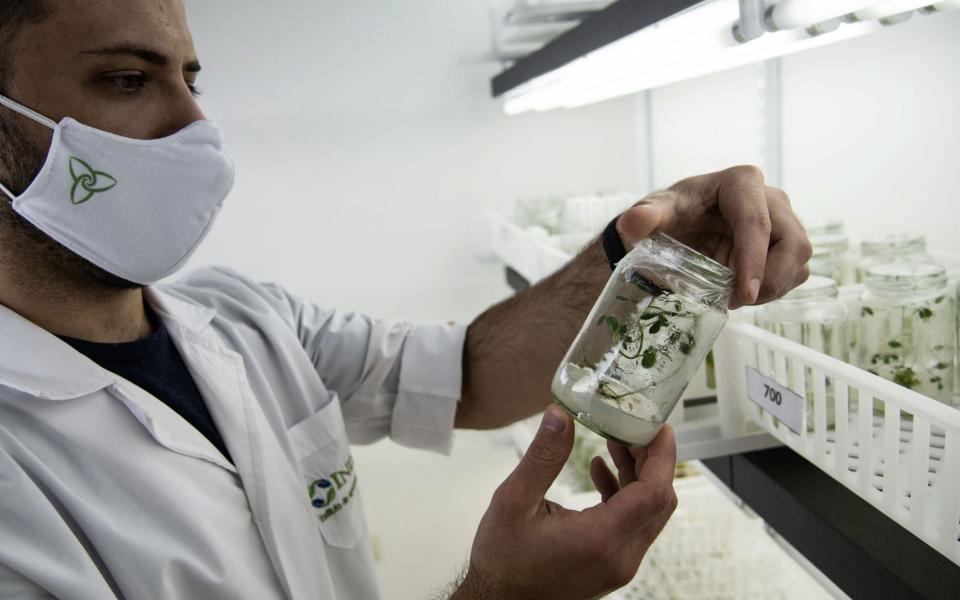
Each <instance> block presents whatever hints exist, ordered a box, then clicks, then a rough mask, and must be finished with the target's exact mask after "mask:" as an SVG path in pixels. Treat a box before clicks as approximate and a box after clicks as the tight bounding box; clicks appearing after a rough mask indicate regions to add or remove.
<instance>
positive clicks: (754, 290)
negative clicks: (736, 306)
mask: <svg viewBox="0 0 960 600" xmlns="http://www.w3.org/2000/svg"><path fill="white" fill-rule="evenodd" d="M758 296H760V279H759V278H758V277H754V278H753V279H751V280H750V302H756V301H757V297H758Z"/></svg>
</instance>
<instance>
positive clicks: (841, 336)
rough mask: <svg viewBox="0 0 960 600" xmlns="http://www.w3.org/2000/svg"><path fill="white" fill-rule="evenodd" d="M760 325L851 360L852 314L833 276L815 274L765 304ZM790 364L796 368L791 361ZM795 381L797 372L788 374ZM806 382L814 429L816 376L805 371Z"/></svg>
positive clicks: (831, 420)
mask: <svg viewBox="0 0 960 600" xmlns="http://www.w3.org/2000/svg"><path fill="white" fill-rule="evenodd" d="M756 319H757V325H758V326H759V327H761V328H763V329H766V330H767V331H770V332H772V333H775V334H777V335H779V336H782V337H785V338H787V339H789V340H792V341H794V342H797V343H799V344H803V345H804V346H806V347H807V348H811V349H813V350H816V351H817V352H822V353H824V354H827V355H830V356H832V357H834V358H838V359H840V360H842V361H848V360H849V346H848V342H847V334H848V333H849V317H848V311H847V307H846V305H845V304H844V303H843V302H842V301H841V300H840V299H839V292H838V287H837V282H836V281H834V280H833V279H830V278H829V277H821V276H818V275H811V276H810V278H809V279H807V281H806V282H804V283H803V284H802V285H800V286H798V287H797V288H795V289H794V290H792V291H791V292H790V293H788V294H787V295H786V296H784V297H783V298H781V299H780V300H777V301H775V302H771V303H770V304H767V305H765V306H763V307H762V308H761V309H760V310H759V311H758V312H757V317H756ZM790 367H793V365H792V364H791V365H790ZM788 377H790V380H791V381H792V380H793V373H788ZM803 377H804V379H805V383H806V386H805V387H806V395H807V398H806V400H807V402H806V411H805V412H806V426H807V429H813V426H814V411H813V400H814V393H815V386H814V382H813V378H812V376H811V375H810V374H809V373H807V372H806V371H805V372H804V373H803ZM826 395H827V397H826V399H825V400H826V408H827V415H826V416H827V421H826V422H827V427H832V426H833V425H834V424H835V422H836V410H835V408H834V389H833V382H832V381H830V380H828V381H827V384H826Z"/></svg>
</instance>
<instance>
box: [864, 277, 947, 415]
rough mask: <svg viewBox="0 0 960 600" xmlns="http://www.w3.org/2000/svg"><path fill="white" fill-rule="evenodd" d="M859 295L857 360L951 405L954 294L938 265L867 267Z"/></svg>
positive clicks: (882, 375) (900, 382) (873, 371)
mask: <svg viewBox="0 0 960 600" xmlns="http://www.w3.org/2000/svg"><path fill="white" fill-rule="evenodd" d="M864 285H865V289H864V292H863V294H862V295H861V297H860V327H859V336H858V337H859V340H858V342H859V350H858V357H857V362H858V363H859V365H860V366H861V367H862V368H864V369H866V370H868V371H870V372H871V373H873V374H875V375H879V376H881V377H883V378H885V379H889V380H890V381H893V382H894V383H897V384H900V385H902V386H903V387H906V388H909V389H912V390H914V391H916V392H919V393H921V394H924V395H926V396H929V397H931V398H934V399H935V400H939V401H940V402H943V403H945V404H950V405H953V402H954V401H953V357H954V352H955V350H956V344H957V340H956V336H957V333H956V325H955V323H956V321H955V319H956V299H955V298H954V296H953V295H952V294H951V293H950V291H949V289H948V287H947V277H946V274H945V272H944V269H943V267H940V266H937V265H933V264H924V263H910V262H896V263H889V264H886V265H880V266H876V267H872V268H870V269H868V270H867V272H866V276H865V278H864Z"/></svg>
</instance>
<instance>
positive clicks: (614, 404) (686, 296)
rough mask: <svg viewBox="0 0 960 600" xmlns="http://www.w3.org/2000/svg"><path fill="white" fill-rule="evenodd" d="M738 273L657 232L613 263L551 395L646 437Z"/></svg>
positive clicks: (629, 434)
mask: <svg viewBox="0 0 960 600" xmlns="http://www.w3.org/2000/svg"><path fill="white" fill-rule="evenodd" d="M733 285H734V274H733V272H732V271H730V270H729V269H727V268H726V267H724V266H723V265H721V264H719V263H717V262H714V261H713V260H711V259H710V258H708V257H706V256H704V255H702V254H700V253H698V252H696V251H695V250H692V249H691V248H688V247H687V246H685V245H683V244H681V243H680V242H677V241H676V240H674V239H672V238H670V237H668V236H666V235H664V234H661V233H654V234H653V235H651V236H650V237H649V238H647V239H645V240H643V241H641V242H640V243H638V244H637V245H636V247H634V249H633V250H631V251H630V252H629V253H628V254H627V256H626V257H624V259H623V260H621V261H620V263H619V264H618V265H617V267H616V269H615V270H614V272H613V275H612V276H611V277H610V280H609V281H608V283H607V285H606V287H605V288H604V290H603V292H602V294H601V295H600V298H599V299H598V300H597V302H596V304H595V305H594V307H593V309H592V310H591V312H590V316H589V317H587V320H586V322H585V323H584V325H583V327H582V328H581V330H580V333H579V334H578V335H577V337H576V339H575V340H574V342H573V344H572V345H571V347H570V349H569V350H568V352H567V355H566V356H565V357H564V359H563V362H562V363H561V364H560V367H559V368H558V369H557V372H556V375H555V376H554V378H553V383H552V384H551V391H552V393H553V396H554V398H556V400H557V401H558V402H559V403H560V404H561V405H562V406H563V407H565V408H566V409H567V410H568V411H569V412H570V413H571V414H573V416H574V417H575V418H576V419H577V420H578V421H580V422H581V423H582V424H584V425H586V426H587V427H588V428H590V429H592V430H593V431H595V432H597V433H599V434H600V435H603V436H604V437H607V438H609V439H612V440H615V441H617V442H621V443H625V444H631V445H642V444H647V443H649V442H650V441H651V440H652V439H653V438H654V436H656V434H657V432H658V431H659V430H660V428H661V427H662V426H663V423H664V422H665V421H666V420H667V417H668V416H669V415H670V412H671V411H672V410H673V407H674V406H675V405H676V404H677V401H678V400H679V399H680V396H681V394H683V391H684V388H686V386H687V383H688V382H689V381H690V379H691V377H692V376H693V375H694V373H695V372H696V371H697V369H698V367H699V366H700V363H701V362H703V359H704V357H705V356H706V355H707V352H709V350H710V348H711V346H712V344H713V342H714V340H715V339H716V337H717V334H718V333H719V332H720V329H721V328H722V327H723V324H724V323H725V322H726V320H727V303H728V301H729V299H730V295H731V293H732V292H733Z"/></svg>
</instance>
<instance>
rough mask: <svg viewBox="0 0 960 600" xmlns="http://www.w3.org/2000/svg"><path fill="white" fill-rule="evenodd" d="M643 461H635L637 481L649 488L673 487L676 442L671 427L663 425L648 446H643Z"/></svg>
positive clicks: (675, 467) (666, 424)
mask: <svg viewBox="0 0 960 600" xmlns="http://www.w3.org/2000/svg"><path fill="white" fill-rule="evenodd" d="M644 450H645V452H644V454H645V456H644V458H643V461H642V462H641V461H639V460H638V461H637V464H636V467H635V468H636V470H637V481H639V482H641V483H647V484H649V485H651V486H660V485H664V484H666V485H673V476H674V475H675V474H676V471H677V442H676V437H675V436H674V433H673V427H672V426H671V425H670V424H669V423H664V425H663V427H662V428H661V429H660V431H659V433H657V437H655V438H653V441H651V442H650V443H649V444H647V445H646V446H644Z"/></svg>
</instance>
